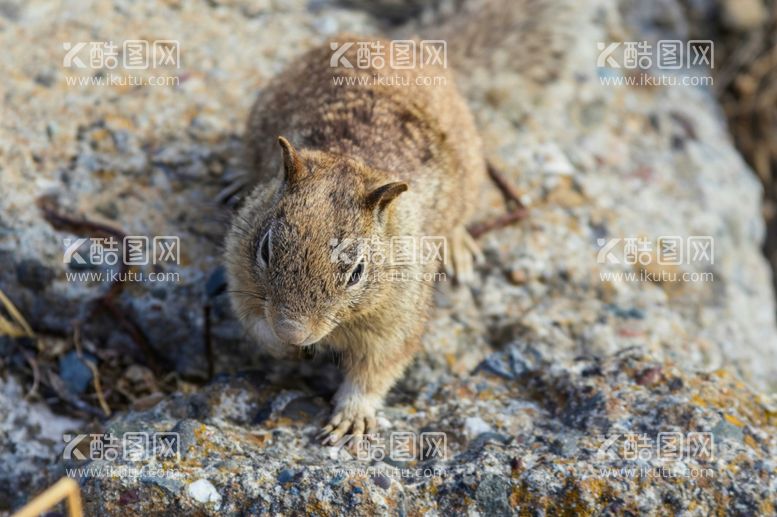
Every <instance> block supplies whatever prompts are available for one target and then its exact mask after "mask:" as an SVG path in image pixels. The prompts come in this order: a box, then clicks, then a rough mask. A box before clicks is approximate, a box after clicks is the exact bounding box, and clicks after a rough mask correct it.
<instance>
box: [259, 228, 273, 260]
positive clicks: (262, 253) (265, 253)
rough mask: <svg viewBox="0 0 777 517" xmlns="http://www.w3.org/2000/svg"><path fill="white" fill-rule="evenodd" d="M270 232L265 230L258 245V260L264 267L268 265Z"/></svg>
mask: <svg viewBox="0 0 777 517" xmlns="http://www.w3.org/2000/svg"><path fill="white" fill-rule="evenodd" d="M271 232H272V230H267V233H265V234H264V237H262V242H261V244H259V258H261V259H262V262H263V263H264V265H265V266H269V265H270V233H271Z"/></svg>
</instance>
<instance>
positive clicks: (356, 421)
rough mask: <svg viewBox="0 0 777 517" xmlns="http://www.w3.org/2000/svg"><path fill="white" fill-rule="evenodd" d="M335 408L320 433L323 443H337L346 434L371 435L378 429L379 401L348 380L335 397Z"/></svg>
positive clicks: (352, 435)
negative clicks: (356, 387) (376, 416)
mask: <svg viewBox="0 0 777 517" xmlns="http://www.w3.org/2000/svg"><path fill="white" fill-rule="evenodd" d="M334 401H335V409H334V411H332V416H331V417H330V419H329V422H328V423H327V425H325V426H324V427H323V428H322V429H321V432H320V433H319V435H318V439H319V440H321V443H322V444H323V445H336V444H338V442H340V440H342V439H343V437H345V436H351V437H358V436H363V435H369V434H372V433H374V432H375V431H376V430H377V423H376V419H375V412H376V410H377V408H378V406H379V403H378V402H376V401H375V400H373V398H372V397H369V396H365V395H364V394H362V393H361V392H360V391H359V390H358V389H354V387H353V385H351V384H350V383H348V382H347V381H346V382H345V383H343V385H342V386H340V389H338V390H337V394H336V395H335V398H334Z"/></svg>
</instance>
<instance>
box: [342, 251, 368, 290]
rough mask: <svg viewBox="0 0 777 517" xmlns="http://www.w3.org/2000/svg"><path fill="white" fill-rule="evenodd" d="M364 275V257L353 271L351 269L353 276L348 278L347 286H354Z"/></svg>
mask: <svg viewBox="0 0 777 517" xmlns="http://www.w3.org/2000/svg"><path fill="white" fill-rule="evenodd" d="M362 275H364V258H361V259H360V260H359V263H358V264H356V267H355V268H353V271H351V277H350V278H349V279H348V284H347V285H346V287H353V286H354V285H356V284H358V283H359V280H361V279H362Z"/></svg>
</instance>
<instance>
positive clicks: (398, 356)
mask: <svg viewBox="0 0 777 517" xmlns="http://www.w3.org/2000/svg"><path fill="white" fill-rule="evenodd" d="M365 40H366V38H359V37H349V36H340V37H336V38H333V41H337V42H340V43H342V42H344V41H365ZM383 43H384V45H385V47H384V48H386V49H387V48H388V45H389V42H388V41H384V42H383ZM355 51H356V45H354V46H353V47H352V48H351V50H350V51H349V53H348V54H346V57H347V58H349V59H350V60H351V62H352V63H355V62H356V56H355ZM331 55H332V50H331V49H330V46H329V44H328V43H327V44H324V45H322V46H320V47H317V48H315V49H313V50H311V51H310V52H308V53H307V54H305V55H304V56H302V57H300V58H299V59H297V60H295V62H294V63H293V64H292V65H291V66H290V67H289V68H288V69H286V70H285V71H284V72H282V73H281V74H280V75H278V76H277V77H276V78H275V79H273V80H272V81H271V82H270V83H269V84H268V85H267V86H266V88H265V89H264V90H263V91H262V92H261V94H260V96H259V98H258V100H257V101H256V104H255V105H254V107H253V109H252V112H251V115H250V118H249V122H248V127H247V131H246V143H247V149H248V152H249V159H250V162H251V165H252V171H251V172H252V174H254V175H255V177H253V178H252V180H253V181H254V182H255V184H256V186H255V187H254V188H253V190H252V191H251V193H250V194H249V196H248V198H247V201H246V203H245V204H244V206H243V207H242V208H241V209H240V211H239V213H238V214H237V215H236V216H235V219H234V223H233V226H232V229H231V231H230V232H229V235H228V236H227V251H226V261H227V269H228V277H229V284H230V290H231V296H232V302H233V306H234V307H235V309H236V311H237V313H238V314H239V316H240V318H241V320H242V321H243V323H244V325H245V326H246V328H248V329H249V331H252V332H253V333H254V334H255V335H256V337H257V340H258V341H259V344H260V345H261V346H264V347H265V348H266V349H267V350H268V351H269V352H271V353H273V354H274V355H276V356H284V355H288V352H289V351H290V350H293V349H294V348H295V347H294V346H293V345H285V344H283V343H278V342H276V340H274V339H273V335H272V333H269V332H268V331H267V328H270V329H273V332H275V329H274V325H275V324H276V322H277V321H278V320H279V319H293V320H295V321H303V322H305V323H306V325H307V327H306V329H309V330H310V331H311V335H312V336H315V337H316V338H317V339H320V340H321V343H320V344H318V345H316V346H329V347H332V348H333V349H335V350H337V351H339V352H341V354H342V357H343V367H344V369H345V374H346V378H345V381H344V383H343V386H341V388H340V389H339V390H338V393H337V395H336V396H335V399H334V403H335V411H334V414H333V417H332V419H331V420H330V422H329V425H328V426H327V427H325V428H324V431H325V434H326V439H327V440H329V441H336V440H337V439H338V438H339V437H340V436H342V435H343V434H345V433H349V432H350V433H353V434H362V433H363V432H365V431H369V430H371V428H373V427H374V422H375V420H374V415H375V410H376V409H377V408H378V407H379V405H380V404H381V403H382V401H383V397H384V396H385V394H386V392H387V391H388V390H389V389H390V388H391V386H392V384H393V383H394V382H395V380H396V379H397V378H398V377H399V376H400V375H401V374H402V371H403V370H404V368H405V366H406V365H407V364H408V362H409V361H410V360H411V358H412V356H413V354H414V352H415V350H416V349H417V347H418V345H419V343H420V338H421V335H422V333H423V330H424V324H425V320H426V317H427V312H428V310H429V306H430V303H431V289H432V286H431V285H430V283H429V282H428V281H424V280H414V279H413V280H397V279H396V277H395V276H392V275H396V274H397V273H404V274H406V275H409V276H412V277H413V278H415V277H420V276H423V274H424V273H426V274H429V273H434V272H435V271H436V270H437V268H439V264H414V265H410V266H402V267H401V268H400V267H398V266H397V265H392V264H388V263H373V262H372V261H370V262H369V263H368V264H367V265H366V271H365V275H364V280H362V281H361V282H359V283H358V284H357V286H355V287H354V288H350V289H349V288H346V287H345V285H344V279H347V276H348V275H349V274H350V271H351V269H352V267H353V263H351V264H343V263H342V262H333V261H332V260H331V255H332V245H331V243H332V240H333V239H336V240H338V242H341V241H342V239H346V238H369V239H372V242H373V248H372V251H373V252H375V248H376V247H377V248H378V249H380V250H382V251H384V252H385V251H386V250H387V246H388V241H389V239H390V238H391V237H392V236H413V237H420V236H424V235H426V236H447V237H449V238H450V239H453V240H452V241H451V243H450V244H449V248H453V249H452V251H453V252H456V253H461V250H462V249H463V248H464V246H463V244H462V242H461V241H462V235H463V232H462V231H461V229H462V228H463V225H464V223H465V222H466V221H467V219H468V217H469V216H470V212H471V207H472V206H473V205H474V201H475V200H474V199H473V198H474V196H475V195H476V193H477V192H478V187H479V182H480V181H481V180H482V178H483V177H484V173H485V164H484V160H483V156H482V148H481V142H480V138H479V136H478V134H477V131H476V129H475V126H474V122H473V120H472V116H471V114H470V112H469V111H468V109H467V107H466V105H465V103H464V101H463V99H462V98H461V96H460V95H459V94H458V92H457V91H456V89H455V86H454V84H453V78H452V76H451V74H450V73H449V72H448V71H447V70H444V69H440V68H434V69H432V68H429V67H426V68H423V69H414V70H393V69H391V68H390V67H389V66H388V65H387V66H385V67H384V68H383V69H380V70H374V69H368V70H362V69H358V68H353V69H348V68H343V67H337V68H330V66H329V61H330V57H331ZM420 74H423V75H425V76H431V75H436V76H439V77H445V81H446V84H445V85H444V86H416V85H415V84H414V81H415V77H416V76H418V75H420ZM334 75H340V76H360V75H367V76H369V77H372V76H373V75H390V76H393V75H399V76H401V77H406V78H407V80H408V81H409V82H410V83H411V84H410V85H409V86H397V85H384V86H376V85H365V86H344V85H334V84H333V80H332V77H333V76H334ZM279 136H283V137H285V138H286V139H288V141H289V142H291V145H292V146H293V148H290V149H289V150H288V151H287V152H286V153H285V156H286V159H287V164H286V166H285V167H284V160H283V159H282V156H284V155H282V153H281V152H280V151H279V147H278V137H279ZM400 182H401V183H405V184H406V185H407V191H406V192H402V190H404V189H402V188H398V187H397V186H396V184H399V183H400ZM391 183H394V184H395V186H394V188H393V189H389V193H388V194H387V195H385V196H384V198H383V201H382V203H378V202H377V201H378V200H379V199H380V196H379V195H378V196H376V197H375V199H373V205H376V206H377V207H378V208H371V207H368V206H367V205H368V201H367V200H368V198H369V194H370V193H371V192H373V193H374V192H375V191H376V189H378V188H379V187H381V186H383V185H386V184H391ZM381 204H385V207H384V208H383V209H381V208H379V207H380V205H381ZM269 228H272V234H271V235H272V238H271V243H272V254H271V260H270V264H269V265H268V266H267V267H265V268H263V267H260V266H259V265H258V260H259V259H258V258H257V253H258V252H257V249H258V247H259V245H260V242H261V240H262V237H263V236H264V235H265V232H266V231H267V230H268V229H269ZM345 253H346V255H348V256H349V257H351V258H352V259H356V258H357V257H358V253H357V250H356V247H355V246H353V247H350V248H346V250H345ZM464 263H465V264H466V261H465V262H464ZM457 273H460V271H457ZM275 334H276V335H277V332H275Z"/></svg>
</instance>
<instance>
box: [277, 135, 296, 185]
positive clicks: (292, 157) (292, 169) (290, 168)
mask: <svg viewBox="0 0 777 517" xmlns="http://www.w3.org/2000/svg"><path fill="white" fill-rule="evenodd" d="M278 144H280V146H281V153H282V154H283V170H284V173H285V178H286V181H287V182H289V183H293V182H294V181H296V180H298V179H299V178H300V177H301V173H302V161H301V160H300V159H299V155H298V154H297V151H296V150H295V149H294V146H292V145H291V143H290V142H289V141H288V140H286V139H285V138H283V137H282V136H279V137H278Z"/></svg>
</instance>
